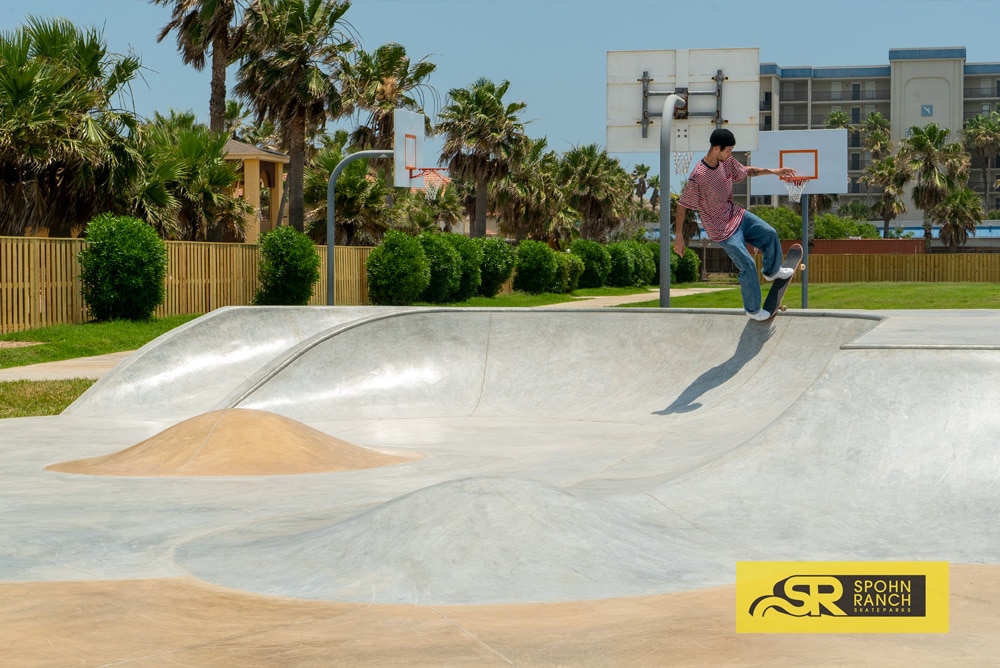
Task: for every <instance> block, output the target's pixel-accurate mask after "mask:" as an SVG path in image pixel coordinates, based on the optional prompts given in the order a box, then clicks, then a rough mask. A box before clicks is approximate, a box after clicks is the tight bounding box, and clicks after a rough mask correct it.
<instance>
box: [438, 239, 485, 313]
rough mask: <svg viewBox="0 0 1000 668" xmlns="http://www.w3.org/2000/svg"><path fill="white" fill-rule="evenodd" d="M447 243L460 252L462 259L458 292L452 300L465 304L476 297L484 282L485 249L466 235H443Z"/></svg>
mask: <svg viewBox="0 0 1000 668" xmlns="http://www.w3.org/2000/svg"><path fill="white" fill-rule="evenodd" d="M441 236H442V237H443V238H444V239H445V241H447V242H449V243H450V244H451V245H452V247H453V248H454V249H455V250H456V251H458V255H459V257H460V258H461V261H460V262H459V267H460V268H461V271H462V276H461V280H460V281H459V285H458V290H456V291H455V293H454V294H453V295H452V297H451V298H452V300H453V301H456V302H464V301H467V300H469V299H472V298H473V297H475V296H476V291H477V290H479V285H480V284H481V283H482V282H483V271H482V268H481V265H482V263H483V249H482V247H480V246H479V244H477V243H476V242H474V241H473V240H472V239H470V238H469V237H467V236H465V235H464V234H454V233H451V232H447V233H444V234H442V235H441Z"/></svg>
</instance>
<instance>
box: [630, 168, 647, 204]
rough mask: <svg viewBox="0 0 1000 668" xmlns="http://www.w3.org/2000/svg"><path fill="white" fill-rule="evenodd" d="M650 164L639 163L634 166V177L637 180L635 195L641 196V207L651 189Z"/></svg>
mask: <svg viewBox="0 0 1000 668" xmlns="http://www.w3.org/2000/svg"><path fill="white" fill-rule="evenodd" d="M648 178H649V165H642V164H638V165H636V166H635V167H633V168H632V179H633V181H634V182H635V196H636V197H638V198H639V208H640V209H641V208H642V202H643V199H642V198H643V197H645V196H646V191H647V190H649V181H648Z"/></svg>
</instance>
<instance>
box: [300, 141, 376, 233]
mask: <svg viewBox="0 0 1000 668" xmlns="http://www.w3.org/2000/svg"><path fill="white" fill-rule="evenodd" d="M347 143H348V138H347V132H345V131H338V132H337V133H336V134H335V135H334V136H333V137H329V136H328V137H326V138H325V139H324V143H323V146H322V148H320V149H319V150H318V151H317V152H316V154H315V155H314V156H313V158H312V160H310V161H309V166H308V168H307V169H306V174H305V188H304V197H305V205H306V218H305V224H306V231H307V232H308V233H309V236H310V237H312V239H313V240H314V241H315V242H316V243H320V244H325V243H326V242H327V237H326V212H327V199H326V198H327V186H328V185H329V182H330V174H332V173H333V170H334V169H335V168H336V167H337V165H339V164H340V162H341V161H342V160H343V159H344V158H346V157H347V156H348V153H349V152H348V151H347V150H346V145H347ZM372 176H373V172H372V170H371V166H370V165H369V164H368V163H367V161H365V160H357V161H355V162H352V163H351V164H349V165H348V166H347V168H346V169H345V170H344V171H343V173H342V174H341V175H340V178H339V179H338V181H337V192H336V201H335V202H334V206H335V207H336V210H337V229H336V236H337V238H336V240H335V241H336V243H337V245H339V246H351V245H371V246H377V245H378V244H379V242H381V240H382V235H383V234H385V231H386V230H387V229H389V217H388V216H387V215H386V205H385V197H386V187H385V183H384V182H383V181H382V180H381V179H378V178H372Z"/></svg>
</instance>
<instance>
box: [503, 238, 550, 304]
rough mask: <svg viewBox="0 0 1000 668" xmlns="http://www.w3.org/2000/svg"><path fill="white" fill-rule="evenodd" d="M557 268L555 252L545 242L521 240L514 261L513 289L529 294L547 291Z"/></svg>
mask: <svg viewBox="0 0 1000 668" xmlns="http://www.w3.org/2000/svg"><path fill="white" fill-rule="evenodd" d="M558 269H559V263H558V261H557V260H556V254H555V253H554V252H553V251H552V249H551V248H549V247H548V246H547V245H546V244H544V243H542V242H541V241H533V240H531V239H528V240H526V241H522V242H521V243H520V244H518V247H517V259H516V261H515V263H514V289H515V290H521V291H522V292H527V293H530V294H541V293H543V292H548V291H549V289H550V288H551V287H552V284H553V283H554V282H555V280H556V272H557V271H558Z"/></svg>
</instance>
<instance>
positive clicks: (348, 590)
mask: <svg viewBox="0 0 1000 668" xmlns="http://www.w3.org/2000/svg"><path fill="white" fill-rule="evenodd" d="M232 315H233V316H235V315H237V314H236V313H233V314H232ZM881 325H882V323H880V321H879V318H876V317H874V316H864V315H858V316H847V315H842V314H822V313H809V314H801V315H796V316H780V317H778V318H776V319H775V320H774V321H773V322H771V323H766V324H762V323H754V322H749V321H747V319H746V317H745V316H743V315H742V314H735V313H731V312H681V311H667V312H664V311H659V310H657V311H644V310H633V309H627V310H625V309H623V310H617V309H616V310H601V311H555V310H553V311H544V310H510V311H506V310H467V309H462V310H439V309H416V310H408V311H399V312H393V311H389V312H385V311H379V312H375V311H372V312H367V313H366V312H364V311H363V310H362V311H360V312H357V313H354V314H353V319H351V318H349V317H345V318H342V319H341V320H339V321H337V323H336V324H334V325H333V326H331V327H329V328H327V329H325V330H322V331H318V332H316V333H314V334H313V335H311V336H308V337H302V338H301V339H300V340H299V341H298V342H294V343H292V344H291V345H290V346H289V347H288V348H286V349H285V350H283V351H281V352H280V353H278V354H276V355H275V356H274V357H273V358H272V359H270V360H267V361H258V363H257V368H256V370H255V371H254V372H253V373H251V374H249V375H247V376H246V377H245V379H244V380H242V381H241V382H239V383H234V382H233V378H230V379H228V380H227V382H226V387H227V388H231V389H229V390H228V391H227V392H226V393H225V394H223V395H220V394H219V393H217V392H216V391H215V389H213V388H208V389H205V390H203V391H202V393H201V394H200V395H199V397H198V403H200V404H201V405H203V406H209V405H212V406H214V407H216V408H218V409H223V408H225V409H235V408H240V409H257V410H266V411H269V412H271V413H275V414H280V415H285V416H287V417H289V418H292V419H295V420H299V421H301V422H303V423H306V424H309V425H311V426H313V427H315V428H317V429H319V430H320V431H323V432H324V433H327V434H331V435H335V436H338V437H341V438H344V439H345V440H348V441H350V442H351V443H356V444H358V445H361V446H363V447H369V448H375V449H379V448H385V449H399V450H411V451H419V452H421V453H424V454H426V457H425V458H424V459H421V460H419V461H416V462H412V463H408V464H405V465H403V466H388V467H381V468H373V469H366V470H363V471H352V472H349V473H347V474H339V473H332V474H326V475H323V476H301V477H299V478H298V479H297V480H296V481H295V484H293V485H289V486H288V487H287V489H284V488H280V487H276V486H275V482H274V479H273V477H272V478H271V480H270V481H268V482H266V483H265V482H264V478H263V477H262V478H259V479H258V480H260V481H261V483H260V484H261V485H265V484H266V485H268V487H267V488H268V489H270V490H272V492H273V493H274V494H277V495H279V496H287V497H288V499H289V501H292V500H294V499H296V498H302V499H305V500H304V501H302V502H300V503H298V504H297V505H296V506H295V507H293V506H291V505H288V506H287V508H286V507H285V504H282V506H281V507H282V508H283V509H284V511H283V512H281V513H271V514H266V513H257V517H256V518H255V519H254V521H252V522H248V523H246V524H244V525H242V526H240V525H234V524H233V523H231V522H230V523H228V524H226V525H224V526H219V527H218V529H217V530H216V531H198V532H196V533H193V534H192V535H190V536H187V537H185V539H184V540H181V541H179V542H178V543H177V544H176V546H175V547H174V548H173V549H172V551H171V556H172V559H173V560H174V563H176V564H177V565H178V566H179V567H180V568H181V569H182V570H183V572H185V573H189V574H191V575H194V576H195V577H198V578H200V579H202V580H205V581H207V582H212V583H214V584H218V585H221V586H225V587H231V588H236V589H243V590H247V591H254V592H260V593H266V594H271V595H279V596H290V597H299V598H316V599H325V600H340V601H355V602H376V603H422V604H446V603H463V604H464V603H513V602H535V601H566V600H582V599H594V598H607V597H618V596H641V595H646V594H656V593H665V592H675V591H686V590H690V589H695V588H698V587H706V586H712V585H721V584H729V583H731V582H732V578H733V564H734V563H735V562H736V561H739V560H748V559H763V560H779V559H791V560H830V559H850V560H856V559H873V560H879V559H885V558H889V557H895V558H900V559H907V560H910V559H918V558H928V559H943V560H949V561H956V562H972V563H976V562H979V563H992V562H994V561H995V560H996V555H997V554H1000V537H998V535H997V532H996V531H994V530H993V529H992V527H993V526H995V522H996V515H997V512H998V506H997V501H996V499H997V495H996V493H995V491H994V488H995V481H996V480H997V479H998V478H1000V461H998V455H997V448H996V447H995V443H996V436H997V434H1000V418H998V417H996V415H997V413H996V411H995V410H994V409H993V406H995V405H996V402H997V401H1000V385H998V384H996V383H995V382H994V381H993V379H995V378H996V377H997V375H996V374H997V373H998V372H1000V352H998V351H996V350H960V349H942V348H940V347H939V348H936V349H926V348H919V349H893V348H891V346H890V347H886V346H885V345H884V341H885V339H886V337H882V339H879V340H880V341H882V343H880V345H879V346H878V347H877V348H874V347H866V344H865V341H869V340H870V339H871V335H872V334H873V333H875V332H877V331H879V329H881ZM873 328H875V329H873ZM233 331H241V328H238V327H237V328H234V330H233ZM171 363H172V364H177V363H180V364H182V365H183V358H180V359H179V360H178V361H175V362H171ZM234 378H235V376H234ZM162 390H163V391H164V392H165V393H167V394H169V390H170V387H169V385H168V386H164V387H163V388H162ZM190 391H198V388H197V387H195V388H193V389H191V390H190ZM166 401H167V403H168V404H169V403H170V402H172V401H173V399H172V398H171V397H169V396H167V397H166ZM247 482H248V483H249V482H250V481H247ZM186 489H187V493H188V494H193V493H194V491H195V490H196V489H197V488H196V487H194V486H193V485H191V484H190V483H187V487H186ZM205 493H208V492H207V488H206V492H205ZM310 494H311V496H310ZM310 499H321V501H315V500H310ZM295 508H298V510H296V509H295Z"/></svg>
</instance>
